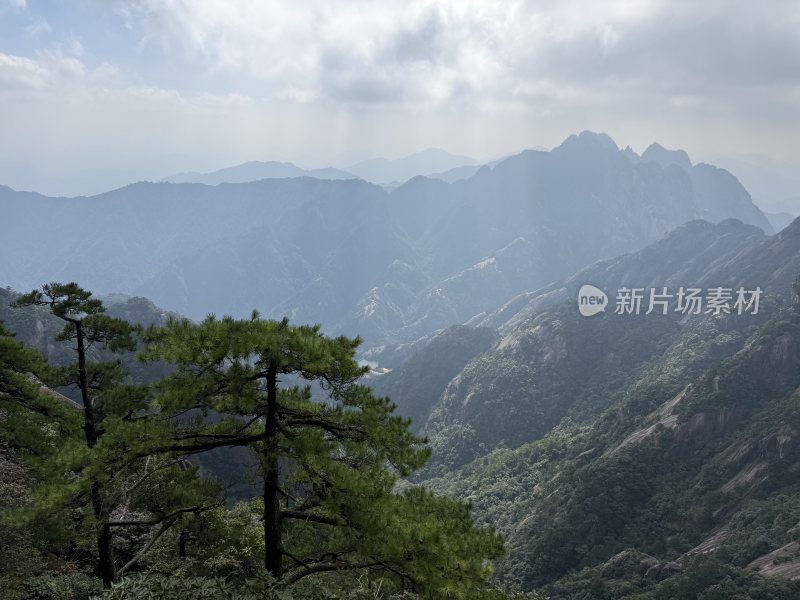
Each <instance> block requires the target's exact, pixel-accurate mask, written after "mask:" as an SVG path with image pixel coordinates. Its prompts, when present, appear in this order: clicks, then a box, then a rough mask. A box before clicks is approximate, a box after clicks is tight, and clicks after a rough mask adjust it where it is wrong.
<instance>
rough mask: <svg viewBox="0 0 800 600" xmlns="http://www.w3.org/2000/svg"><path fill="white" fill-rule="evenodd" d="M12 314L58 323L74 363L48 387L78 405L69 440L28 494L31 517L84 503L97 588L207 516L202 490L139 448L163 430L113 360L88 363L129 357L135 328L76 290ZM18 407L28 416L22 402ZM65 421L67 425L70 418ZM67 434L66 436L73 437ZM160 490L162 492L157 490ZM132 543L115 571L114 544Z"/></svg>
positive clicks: (175, 466)
mask: <svg viewBox="0 0 800 600" xmlns="http://www.w3.org/2000/svg"><path fill="white" fill-rule="evenodd" d="M15 305H16V306H17V307H25V306H44V307H47V308H48V309H49V311H50V312H51V313H52V314H53V315H54V316H56V317H58V318H60V319H61V320H63V321H64V323H65V324H64V329H63V330H62V332H61V333H60V334H59V335H58V336H57V338H56V339H57V341H61V342H74V344H75V346H74V349H75V352H76V355H77V361H76V362H75V363H74V364H71V365H67V366H65V367H61V368H58V369H51V375H52V379H53V382H54V383H56V384H57V385H62V386H66V385H72V386H75V387H76V388H77V389H78V390H79V392H80V397H81V404H80V405H78V406H77V408H78V409H79V410H77V411H75V412H78V414H80V419H79V421H80V423H79V427H78V428H77V432H79V433H78V435H72V436H68V437H67V438H66V439H65V440H64V441H63V443H61V444H60V445H58V447H57V452H55V453H52V454H51V455H50V456H47V457H43V460H41V461H39V464H38V467H39V468H40V470H42V471H43V472H46V474H43V476H42V477H40V479H41V481H42V483H41V485H39V486H38V487H37V488H36V490H34V498H35V502H34V506H33V509H32V511H33V513H34V515H35V514H37V513H38V514H43V513H48V512H50V513H52V512H53V511H56V512H59V511H63V514H64V515H66V514H67V512H68V511H70V510H72V509H73V508H75V507H81V508H82V506H83V504H84V503H85V502H86V500H88V504H89V506H90V507H91V516H92V524H93V527H94V536H95V539H94V542H95V544H96V548H97V571H98V574H99V575H100V577H101V579H102V581H103V585H104V586H106V587H109V586H110V585H111V584H112V583H113V582H114V581H116V580H118V578H119V577H120V576H121V575H123V574H124V573H126V572H127V571H129V570H130V569H131V568H133V567H134V566H135V565H136V564H137V563H138V562H139V561H140V560H141V558H142V557H143V555H144V554H145V553H146V552H147V550H149V548H150V547H152V545H153V544H154V543H155V541H156V540H157V539H158V538H159V537H160V536H161V535H162V534H163V533H164V532H165V531H166V529H168V528H169V527H171V526H172V525H174V524H175V523H177V522H178V521H179V520H180V518H181V517H182V516H183V515H184V514H188V513H196V512H199V511H202V510H206V509H207V508H210V507H212V506H216V505H217V504H218V502H209V498H210V495H211V494H212V493H213V491H214V490H213V489H212V487H211V486H208V485H207V484H204V483H203V482H201V481H200V480H199V479H198V478H197V476H196V469H194V468H188V466H187V465H186V464H185V462H183V461H182V460H181V458H180V457H175V456H171V455H167V456H162V455H158V454H156V453H155V452H152V451H149V450H148V449H146V448H144V447H143V446H142V445H141V444H140V443H139V440H140V439H141V438H143V437H145V436H143V434H142V432H143V431H144V430H147V431H148V435H150V436H152V435H154V432H155V431H158V432H159V433H160V434H161V435H168V432H169V425H168V424H167V423H164V422H162V421H158V420H157V413H156V412H155V411H153V410H152V406H151V397H150V393H149V389H148V388H147V387H146V386H139V385H134V384H132V383H130V382H129V380H128V377H127V373H126V372H125V370H124V368H123V367H122V365H121V362H120V361H119V360H118V359H117V360H106V361H100V360H94V357H95V356H96V354H97V352H98V351H99V350H101V349H102V350H104V351H111V352H118V351H133V350H134V349H135V348H136V341H135V338H134V327H133V326H132V325H130V324H129V323H127V322H126V321H124V320H121V319H115V318H112V317H109V316H107V315H105V314H103V313H104V311H105V309H104V307H103V305H102V302H100V301H99V300H97V299H94V298H92V295H91V293H90V292H88V291H86V290H83V289H82V288H80V287H79V286H78V285H77V284H75V283H67V284H59V283H52V284H48V285H45V286H43V287H42V289H41V290H34V291H32V292H31V293H29V294H26V295H23V296H20V297H18V298H17V299H16V301H15ZM13 400H14V401H15V402H16V405H17V406H18V407H22V408H24V409H28V410H29V411H30V410H33V411H34V412H35V411H36V408H35V407H33V406H31V403H30V402H28V401H26V399H25V397H24V396H22V395H19V394H17V395H15V397H14V398H13ZM73 420H74V418H73ZM73 433H75V431H73ZM165 482H168V483H169V485H170V487H168V488H165V486H164V485H163V484H164V483H165ZM123 534H125V535H141V536H142V537H143V538H144V541H143V542H142V544H141V547H139V548H137V549H135V550H129V551H127V552H126V554H125V556H124V557H123V561H122V562H121V563H119V564H118V560H117V557H116V556H115V547H114V543H115V539H116V538H118V537H119V536H120V535H123Z"/></svg>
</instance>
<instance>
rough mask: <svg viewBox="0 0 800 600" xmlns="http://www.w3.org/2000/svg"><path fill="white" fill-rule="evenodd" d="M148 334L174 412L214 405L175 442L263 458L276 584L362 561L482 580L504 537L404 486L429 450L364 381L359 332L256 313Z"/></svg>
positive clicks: (452, 586) (435, 578)
mask: <svg viewBox="0 0 800 600" xmlns="http://www.w3.org/2000/svg"><path fill="white" fill-rule="evenodd" d="M145 339H146V340H147V342H148V346H147V348H146V349H145V351H144V357H145V358H147V359H150V360H164V361H167V362H169V363H172V364H174V365H175V367H176V369H175V371H174V372H173V373H172V374H171V375H170V376H168V377H167V378H165V379H164V380H163V381H161V382H160V383H159V385H158V386H157V387H158V395H157V399H158V403H159V407H160V410H161V411H163V414H165V415H167V414H172V415H185V414H187V413H190V412H192V411H194V412H205V413H208V412H212V411H213V413H215V414H216V419H215V420H214V422H213V423H210V422H208V421H207V420H198V419H190V420H186V421H185V422H184V430H183V433H182V434H181V435H179V436H178V441H177V442H176V443H175V444H173V445H171V446H169V447H166V448H164V450H168V451H171V452H179V453H198V452H205V451H208V450H211V449H214V448H219V447H223V446H247V447H249V448H252V449H253V451H254V452H255V453H256V454H257V456H258V457H259V461H260V475H261V481H262V501H263V505H262V510H263V515H262V516H263V527H264V548H265V552H264V568H265V569H266V570H267V571H268V572H269V573H270V574H271V575H272V576H273V577H274V578H275V579H276V580H278V581H280V582H282V583H284V584H287V585H288V584H292V583H294V582H296V581H298V580H300V579H302V578H304V577H306V576H308V575H312V574H315V573H323V572H337V571H352V570H362V571H368V572H380V573H383V574H384V575H385V576H388V577H392V578H394V580H395V581H396V582H397V585H398V586H402V587H407V588H413V589H425V590H429V591H431V593H433V592H432V591H434V590H439V591H440V592H441V593H445V592H448V593H451V595H456V592H458V594H467V593H471V592H470V590H472V591H474V590H481V589H483V582H484V578H485V575H486V570H485V569H486V565H485V560H486V559H488V558H492V557H494V556H497V555H498V553H499V552H500V551H501V549H502V543H501V541H500V539H499V537H498V536H497V535H496V534H495V533H494V532H492V531H485V530H480V529H476V528H475V527H474V525H473V522H472V519H471V516H470V515H469V510H468V509H467V508H466V507H465V506H463V505H461V504H459V503H457V502H454V501H451V500H447V499H443V498H436V497H434V496H432V495H431V494H429V493H426V492H424V491H422V490H418V489H411V490H408V491H406V492H405V493H395V491H394V488H395V486H396V484H397V482H398V478H399V477H400V476H404V475H408V474H410V473H411V472H412V471H413V470H415V469H417V468H419V467H420V466H421V465H422V464H423V463H424V462H425V460H426V459H427V457H428V455H429V450H428V449H427V448H426V446H425V445H424V440H423V439H420V438H418V437H415V436H414V435H412V434H411V433H410V432H409V429H408V427H409V424H410V423H409V420H407V419H404V418H401V417H399V416H397V415H395V414H393V410H394V406H393V405H392V404H391V402H390V401H389V400H388V399H386V398H376V397H375V396H374V395H373V394H372V392H371V390H370V389H369V388H368V387H365V386H363V385H361V384H360V383H359V381H360V379H361V378H362V377H363V376H364V375H365V374H366V373H367V371H368V369H366V368H362V367H360V366H359V365H358V364H357V362H356V361H355V360H354V356H355V351H356V348H357V346H358V344H359V343H360V340H358V339H348V338H345V337H337V338H330V337H327V336H325V335H323V334H322V333H321V332H320V328H319V326H313V327H312V326H291V325H289V323H288V321H287V320H283V321H280V322H277V321H268V320H262V319H260V318H258V315H257V314H256V313H254V315H253V317H252V318H251V319H249V320H235V319H232V318H229V317H226V318H223V319H221V320H218V319H216V318H214V317H213V316H210V317H208V318H207V319H205V320H204V321H203V322H202V323H200V324H193V323H191V322H189V321H186V320H172V321H170V322H169V323H168V324H167V325H166V326H165V327H164V328H151V329H150V330H149V331H148V332H147V334H146V335H145ZM300 383H303V384H304V385H303V386H300V385H299V384H300Z"/></svg>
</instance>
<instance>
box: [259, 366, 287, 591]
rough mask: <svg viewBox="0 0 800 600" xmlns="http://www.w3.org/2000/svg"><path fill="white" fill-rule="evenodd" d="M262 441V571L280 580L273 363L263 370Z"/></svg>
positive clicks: (275, 380) (276, 384) (279, 520)
mask: <svg viewBox="0 0 800 600" xmlns="http://www.w3.org/2000/svg"><path fill="white" fill-rule="evenodd" d="M265 431H266V437H265V440H264V452H263V456H262V461H263V462H262V466H263V469H264V568H265V569H266V570H267V571H269V572H270V573H271V574H272V576H273V577H274V578H275V579H280V578H281V577H282V576H283V564H282V562H283V561H282V558H283V551H282V546H281V510H280V509H281V507H280V502H279V496H278V489H279V478H278V436H279V430H278V373H277V367H276V365H275V362H274V361H271V362H270V364H269V369H268V370H267V414H266V423H265Z"/></svg>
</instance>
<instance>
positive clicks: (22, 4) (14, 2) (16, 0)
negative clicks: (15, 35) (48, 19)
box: [7, 0, 27, 10]
mask: <svg viewBox="0 0 800 600" xmlns="http://www.w3.org/2000/svg"><path fill="white" fill-rule="evenodd" d="M7 2H8V3H9V4H10V5H11V6H13V7H14V8H21V9H22V10H25V8H26V7H27V2H26V0H7Z"/></svg>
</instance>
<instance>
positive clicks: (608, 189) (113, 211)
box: [0, 132, 771, 361]
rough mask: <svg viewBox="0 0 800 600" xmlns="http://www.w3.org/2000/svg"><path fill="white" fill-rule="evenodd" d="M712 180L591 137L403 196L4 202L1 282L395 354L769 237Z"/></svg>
mask: <svg viewBox="0 0 800 600" xmlns="http://www.w3.org/2000/svg"><path fill="white" fill-rule="evenodd" d="M700 167H701V165H695V166H693V167H692V169H691V173H689V172H687V171H686V170H685V169H684V168H680V167H677V166H675V165H672V164H669V165H666V166H662V165H661V164H659V163H658V162H656V161H655V160H642V159H641V158H637V157H632V156H630V155H629V153H627V152H626V151H624V150H620V149H619V148H618V147H617V146H616V144H615V143H614V141H613V140H612V139H611V138H610V137H608V136H606V135H604V134H595V133H591V132H583V133H581V134H580V135H573V136H570V137H569V138H567V139H566V140H565V141H564V143H562V144H561V145H560V146H558V147H557V148H555V149H553V150H552V151H549V152H546V151H534V150H528V151H525V152H522V153H520V154H517V155H515V156H511V157H508V158H506V159H504V160H502V161H500V162H498V163H497V164H496V165H494V166H493V167H490V166H482V167H480V168H479V169H478V170H477V171H476V172H475V174H474V175H472V176H471V177H469V178H467V179H460V180H458V181H455V182H454V183H447V182H445V181H442V180H440V179H432V178H427V177H415V178H412V179H410V180H409V181H407V182H406V183H404V184H403V185H401V186H399V187H397V188H396V189H394V190H393V191H391V192H389V191H387V190H386V189H384V188H382V187H380V186H377V185H373V184H371V183H368V182H365V181H363V180H357V179H349V180H325V179H318V178H311V177H293V178H278V179H275V178H267V179H261V180H259V181H254V182H247V183H235V184H233V183H220V184H218V185H215V186H210V185H204V184H197V183H182V184H174V183H163V182H162V183H139V184H133V185H129V186H126V187H124V188H121V189H119V190H114V191H111V192H108V193H105V194H101V195H98V196H93V197H90V198H72V199H69V198H47V197H44V196H41V195H36V194H26V193H21V192H14V191H13V190H10V189H9V188H2V187H0V210H1V211H2V213H3V215H4V217H5V218H4V219H3V220H2V221H0V240H2V242H0V243H2V248H3V260H2V261H0V282H3V283H6V284H9V285H11V286H12V287H14V288H16V289H29V288H32V287H34V286H36V285H40V284H41V283H42V282H45V281H51V280H77V281H79V282H80V283H81V284H82V285H84V286H86V287H87V288H89V289H92V290H93V291H95V292H96V293H99V294H103V293H109V292H123V293H128V294H134V295H140V296H146V297H148V298H151V299H152V300H153V301H154V302H156V303H158V304H159V305H160V306H164V307H166V308H168V309H170V310H174V311H177V312H180V313H181V314H186V315H187V316H190V317H193V318H202V317H203V316H204V315H205V313H206V312H208V311H213V312H215V313H218V314H225V313H230V314H234V315H246V314H249V312H250V311H251V310H252V309H253V308H258V309H259V310H260V311H261V312H262V314H264V315H266V316H272V317H278V318H279V317H282V316H284V315H287V316H289V317H290V318H292V319H293V320H295V321H303V322H320V323H322V324H323V325H324V326H325V327H326V330H327V331H330V332H332V333H347V334H349V335H355V334H361V335H362V336H363V337H364V338H365V340H366V341H367V344H366V346H365V350H367V349H368V347H369V346H374V347H378V346H386V347H387V348H388V346H387V344H388V345H391V344H411V343H413V342H415V341H416V340H419V339H421V338H423V337H425V336H428V335H430V334H432V333H433V332H435V331H437V330H439V329H443V328H446V327H449V326H451V325H454V324H458V323H464V322H467V321H471V320H474V319H477V318H480V315H484V314H485V315H488V314H490V313H492V312H493V311H495V310H497V309H498V308H499V307H501V306H503V305H504V304H505V303H507V302H508V301H510V300H511V299H512V298H514V297H516V296H518V295H520V294H524V293H527V292H531V291H533V290H537V289H540V288H542V287H543V286H545V285H547V284H549V283H550V282H553V281H556V280H559V279H561V278H563V277H565V276H567V275H569V274H570V273H573V272H575V271H577V270H578V269H580V268H582V267H584V266H585V265H587V264H590V263H593V262H595V261H597V260H599V259H603V258H611V257H614V256H618V255H620V254H623V253H625V252H631V251H634V250H637V249H639V248H642V247H644V246H646V245H647V244H650V243H652V242H653V241H655V240H657V239H659V238H661V237H663V236H664V235H666V234H667V233H668V232H669V231H671V230H673V229H675V228H676V227H678V226H680V225H682V224H684V223H686V222H687V221H691V220H694V219H698V218H705V219H707V220H709V221H713V222H718V221H722V220H724V219H726V218H729V217H732V216H735V217H737V218H739V219H740V220H742V221H744V222H746V223H749V224H751V225H755V226H758V227H760V228H761V229H763V230H764V231H768V232H771V229H770V227H769V224H768V223H767V221H766V219H765V218H764V216H763V214H761V213H760V211H758V209H757V208H755V206H754V205H753V204H752V202H751V201H750V199H749V195H748V194H747V192H746V190H744V188H742V187H741V185H740V184H739V183H738V181H737V180H736V179H735V178H734V177H733V176H731V175H730V174H728V173H727V172H725V171H722V170H717V169H714V168H713V167H709V168H708V169H706V168H704V167H703V168H700ZM32 241H37V243H32ZM45 241H46V243H45ZM372 356H373V357H374V358H375V360H378V361H380V360H381V359H380V355H379V354H375V353H374V352H373V353H372Z"/></svg>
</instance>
